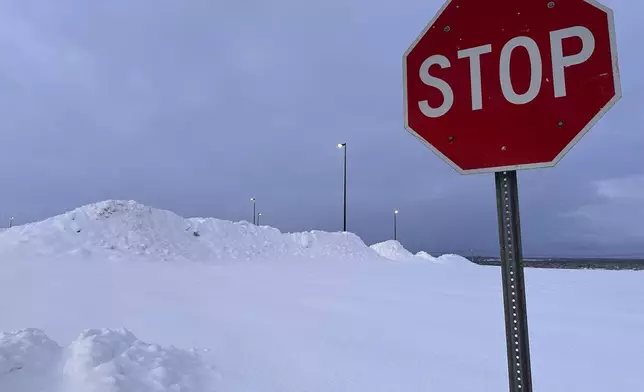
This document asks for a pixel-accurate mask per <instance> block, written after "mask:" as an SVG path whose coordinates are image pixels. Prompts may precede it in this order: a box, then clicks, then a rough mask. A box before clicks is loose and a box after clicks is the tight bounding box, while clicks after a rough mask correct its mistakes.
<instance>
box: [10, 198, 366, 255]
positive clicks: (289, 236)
mask: <svg viewBox="0 0 644 392" xmlns="http://www.w3.org/2000/svg"><path fill="white" fill-rule="evenodd" d="M0 254H4V255H11V256H14V257H28V256H45V257H56V256H61V255H62V256H69V255H81V256H85V257H90V256H92V257H101V258H114V257H125V256H131V255H139V256H149V257H152V258H154V259H157V260H181V259H184V260H186V259H187V260H212V259H217V260H221V259H274V258H279V257H285V256H296V257H300V258H319V257H337V258H354V259H356V258H357V259H368V258H373V257H374V256H375V253H374V252H373V250H371V249H370V248H369V247H367V246H366V245H365V244H364V243H363V242H362V240H361V239H360V238H359V237H357V236H356V235H354V234H351V233H327V232H322V231H310V232H304V233H281V232H280V231H279V230H277V229H275V228H272V227H267V226H261V227H258V226H255V225H253V224H250V223H248V222H245V221H242V222H230V221H225V220H219V219H214V218H189V219H185V218H183V217H180V216H179V215H177V214H175V213H173V212H170V211H166V210H161V209H155V208H152V207H148V206H144V205H142V204H139V203H137V202H135V201H122V200H108V201H103V202H100V203H96V204H90V205H86V206H83V207H80V208H77V209H75V210H73V211H70V212H67V213H64V214H61V215H59V216H55V217H52V218H49V219H46V220H44V221H41V222H36V223H32V224H28V225H24V226H18V227H13V228H11V229H8V230H5V231H3V232H0Z"/></svg>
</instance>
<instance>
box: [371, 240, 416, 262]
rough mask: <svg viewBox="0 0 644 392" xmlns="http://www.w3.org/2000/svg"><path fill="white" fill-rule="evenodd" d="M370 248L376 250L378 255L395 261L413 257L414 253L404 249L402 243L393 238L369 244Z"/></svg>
mask: <svg viewBox="0 0 644 392" xmlns="http://www.w3.org/2000/svg"><path fill="white" fill-rule="evenodd" d="M371 249H373V250H374V251H376V253H378V254H379V255H380V256H382V257H384V258H386V259H389V260H395V261H404V260H412V259H414V254H413V253H411V252H410V251H408V250H407V249H405V247H403V246H402V244H401V243H400V242H398V241H395V240H389V241H384V242H379V243H377V244H373V245H371Z"/></svg>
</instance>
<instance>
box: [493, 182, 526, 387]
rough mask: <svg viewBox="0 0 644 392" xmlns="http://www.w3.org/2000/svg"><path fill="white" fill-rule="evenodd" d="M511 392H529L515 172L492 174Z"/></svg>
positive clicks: (523, 288) (519, 225) (524, 303)
mask: <svg viewBox="0 0 644 392" xmlns="http://www.w3.org/2000/svg"><path fill="white" fill-rule="evenodd" d="M495 180H496V199H497V208H498V215H499V242H500V245H501V275H502V284H503V303H504V307H505V334H506V341H507V347H508V374H509V379H510V392H532V375H531V372H530V345H529V339H528V314H527V310H526V299H525V283H524V279H523V255H522V251H521V224H520V220H519V191H518V186H517V173H516V171H504V172H497V173H495Z"/></svg>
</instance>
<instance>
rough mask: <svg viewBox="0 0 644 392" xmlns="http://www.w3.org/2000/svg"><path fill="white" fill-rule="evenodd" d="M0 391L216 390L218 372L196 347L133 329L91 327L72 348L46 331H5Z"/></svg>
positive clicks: (0, 338) (1, 337)
mask: <svg viewBox="0 0 644 392" xmlns="http://www.w3.org/2000/svg"><path fill="white" fill-rule="evenodd" d="M0 374H1V376H0V390H1V391H16V392H18V391H20V392H32V391H34V392H35V391H38V392H45V391H52V392H53V391H56V392H60V391H62V392H90V391H92V392H157V391H185V392H211V391H213V390H214V389H213V387H214V385H215V381H216V380H217V374H216V372H215V370H214V368H212V367H211V366H209V365H206V364H205V363H204V362H203V361H202V360H201V358H200V355H199V353H198V352H196V351H194V350H190V351H187V350H180V349H177V348H174V347H170V348H164V347H160V346H157V345H152V344H148V343H145V342H142V341H140V340H138V339H137V338H136V337H135V336H134V335H133V334H132V333H131V332H129V331H127V330H108V329H102V330H87V331H85V332H83V333H82V334H81V335H80V336H79V337H78V339H76V340H75V341H74V342H72V343H71V344H70V345H69V346H68V347H67V348H62V347H60V346H59V345H58V344H57V343H56V342H55V341H53V340H52V339H50V338H49V337H48V336H47V335H46V334H45V333H44V332H43V331H41V330H38V329H26V330H22V331H18V332H13V333H1V334H0Z"/></svg>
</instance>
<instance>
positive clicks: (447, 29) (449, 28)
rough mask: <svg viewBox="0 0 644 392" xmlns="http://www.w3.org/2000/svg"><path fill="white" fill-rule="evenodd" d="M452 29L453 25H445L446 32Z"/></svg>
mask: <svg viewBox="0 0 644 392" xmlns="http://www.w3.org/2000/svg"><path fill="white" fill-rule="evenodd" d="M451 29H452V28H451V27H449V26H445V28H444V29H443V30H444V31H445V32H446V33H449V31H450V30H451Z"/></svg>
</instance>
